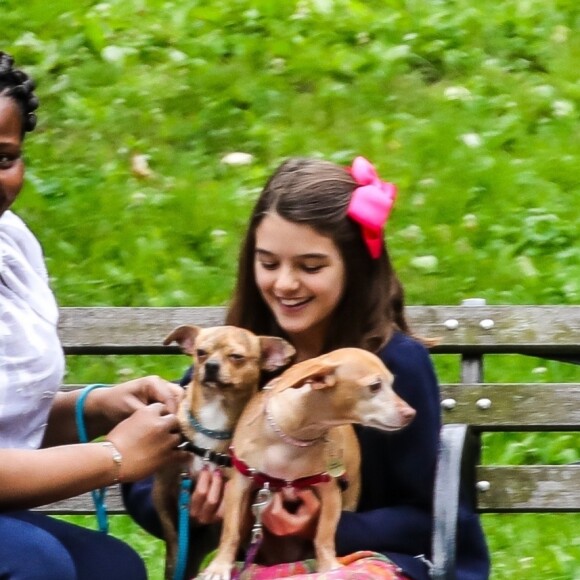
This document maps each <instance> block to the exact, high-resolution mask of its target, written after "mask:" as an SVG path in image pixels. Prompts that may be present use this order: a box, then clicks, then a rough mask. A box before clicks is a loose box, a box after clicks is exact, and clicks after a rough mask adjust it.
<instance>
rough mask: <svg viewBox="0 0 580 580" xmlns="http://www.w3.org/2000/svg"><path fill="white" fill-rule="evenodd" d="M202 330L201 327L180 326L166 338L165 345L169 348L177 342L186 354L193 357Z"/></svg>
mask: <svg viewBox="0 0 580 580" xmlns="http://www.w3.org/2000/svg"><path fill="white" fill-rule="evenodd" d="M200 330H201V328H200V327H199V326H193V325H192V324H184V325H183V326H178V327H177V328H175V329H173V330H172V331H171V332H170V333H169V334H168V335H167V336H166V337H165V340H164V341H163V344H164V345H165V346H167V345H168V344H171V343H172V342H174V341H175V342H176V343H177V344H179V346H180V347H181V350H182V351H183V352H184V353H186V354H190V355H192V356H193V355H194V353H195V339H196V338H197V335H198V334H199V331H200Z"/></svg>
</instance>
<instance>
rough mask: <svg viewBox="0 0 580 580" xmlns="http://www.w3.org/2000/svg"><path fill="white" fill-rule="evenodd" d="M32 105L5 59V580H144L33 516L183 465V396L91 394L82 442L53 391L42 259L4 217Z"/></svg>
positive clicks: (53, 352) (0, 181) (170, 389)
mask: <svg viewBox="0 0 580 580" xmlns="http://www.w3.org/2000/svg"><path fill="white" fill-rule="evenodd" d="M37 107H38V100H37V99H36V97H35V95H34V83H33V81H32V80H31V79H30V78H29V77H28V76H27V75H26V74H25V73H24V72H23V71H20V70H18V69H15V68H14V67H13V59H12V58H11V57H10V56H9V55H7V54H5V53H3V52H1V51H0V466H1V467H0V578H18V579H21V578H22V579H23V578H27V579H28V578H30V579H32V578H43V579H53V578H54V579H55V580H56V579H58V580H68V579H71V580H72V579H76V580H93V579H94V580H102V578H107V580H116V579H119V580H121V579H123V580H126V579H131V580H133V579H137V580H138V579H141V578H143V579H145V578H146V577H147V575H146V571H145V567H144V565H143V563H142V561H141V559H140V558H139V556H138V555H137V554H136V553H135V552H134V551H133V550H132V549H131V548H130V547H129V546H127V545H125V544H124V543H122V542H120V541H118V540H116V539H114V538H112V537H110V536H107V535H106V534H102V533H99V532H94V531H91V530H87V529H84V528H80V527H78V526H74V525H72V524H68V523H65V522H62V521H59V520H55V519H53V518H50V517H47V516H45V515H42V514H39V513H37V512H32V511H28V508H31V507H35V506H39V505H43V504H46V503H49V502H52V501H57V500H60V499H64V498H67V497H72V496H74V495H77V494H80V493H84V492H87V491H90V490H94V489H98V488H101V487H104V486H107V485H110V484H111V483H114V482H125V481H134V480H137V479H140V478H142V477H144V476H146V475H149V474H151V473H153V472H154V471H155V470H157V469H158V468H159V467H161V466H162V465H164V464H166V463H169V462H172V461H182V460H183V458H184V455H183V454H184V452H182V451H178V450H177V449H176V446H177V445H178V443H179V440H180V435H179V426H178V422H177V419H176V417H175V415H174V411H175V410H176V409H177V404H178V402H179V400H180V398H181V396H182V389H181V388H180V387H178V386H176V385H173V384H172V383H169V382H167V381H164V380H162V379H160V378H159V377H154V376H151V377H145V378H142V379H136V380H133V381H129V382H127V383H123V384H121V385H117V386H116V387H113V388H106V389H95V390H93V391H91V392H90V394H88V395H87V396H86V399H85V401H84V418H85V422H86V428H87V432H88V435H89V438H90V440H92V439H94V438H97V437H102V436H104V437H105V439H104V440H101V441H97V442H90V443H84V444H81V443H79V438H78V435H77V426H76V422H75V407H76V404H77V401H78V398H79V393H78V392H68V393H65V392H61V391H59V390H58V389H59V386H60V384H61V380H62V376H63V370H64V356H63V352H62V348H61V345H60V342H59V339H58V336H57V318H58V309H57V305H56V302H55V300H54V296H53V294H52V292H51V290H50V288H49V285H48V276H47V273H46V268H45V265H44V259H43V255H42V250H41V248H40V245H39V243H38V241H37V240H36V238H35V237H34V235H33V234H32V233H31V232H30V230H29V229H28V228H27V227H26V225H25V224H24V223H23V222H22V220H21V219H20V218H18V217H17V216H16V215H15V214H14V213H12V212H11V211H10V210H9V208H10V206H11V205H12V203H13V202H14V200H15V199H16V197H17V196H18V193H19V191H20V189H21V187H22V183H23V178H24V162H23V160H22V145H23V141H24V135H25V134H26V132H29V131H32V130H33V129H34V127H35V125H36V115H35V113H34V111H35V110H36V108H37Z"/></svg>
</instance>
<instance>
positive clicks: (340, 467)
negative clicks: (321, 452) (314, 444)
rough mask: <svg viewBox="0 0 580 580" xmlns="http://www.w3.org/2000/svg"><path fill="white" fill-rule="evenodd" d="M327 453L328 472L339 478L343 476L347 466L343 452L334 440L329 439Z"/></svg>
mask: <svg viewBox="0 0 580 580" xmlns="http://www.w3.org/2000/svg"><path fill="white" fill-rule="evenodd" d="M326 446H327V453H328V457H327V460H326V472H327V473H328V475H330V476H331V477H334V478H337V477H341V476H343V475H344V474H345V473H346V468H345V467H344V463H343V461H342V453H341V451H340V450H339V449H337V447H336V444H335V442H334V441H332V440H327V442H326Z"/></svg>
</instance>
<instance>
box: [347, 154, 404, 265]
mask: <svg viewBox="0 0 580 580" xmlns="http://www.w3.org/2000/svg"><path fill="white" fill-rule="evenodd" d="M350 173H351V175H352V177H353V179H354V180H355V181H356V182H357V183H358V184H359V185H360V187H357V188H356V189H355V190H354V191H353V193H352V197H351V200H350V204H349V206H348V210H347V215H348V216H349V217H350V218H351V219H353V220H354V221H356V222H357V223H358V224H360V226H361V231H362V236H363V239H364V241H365V244H366V245H367V248H368V250H369V253H370V255H371V257H373V258H375V259H377V258H378V257H379V256H380V255H381V249H382V247H383V233H384V226H385V223H386V222H387V219H388V217H389V214H390V213H391V209H392V207H393V204H394V202H395V198H396V196H397V188H396V187H395V186H394V185H393V184H392V183H388V182H386V181H381V180H380V179H379V176H378V174H377V172H376V169H375V168H374V167H373V165H372V164H371V163H370V162H369V161H367V160H366V159H365V158H364V157H357V158H356V159H355V160H354V161H353V163H352V167H351V168H350Z"/></svg>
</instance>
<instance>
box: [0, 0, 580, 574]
mask: <svg viewBox="0 0 580 580" xmlns="http://www.w3.org/2000/svg"><path fill="white" fill-rule="evenodd" d="M579 29H580V4H579V3H578V2H577V1H576V0H568V1H566V0H560V1H556V0H519V1H518V0H506V1H502V0H497V1H494V2H491V1H490V2H484V1H477V0H455V1H453V0H446V1H444V0H431V1H429V2H427V1H419V0H414V1H413V0H409V1H403V0H400V1H394V0H388V1H381V2H379V1H366V2H363V1H353V0H344V1H332V0H310V1H306V0H305V1H292V0H288V1H284V2H274V1H273V0H261V1H253V2H251V1H247V0H228V1H226V0H214V1H194V0H175V1H173V2H171V1H165V0H112V1H109V2H94V1H89V0H76V1H75V2H74V3H73V2H69V1H66V0H52V1H51V2H49V3H47V2H45V1H41V0H28V1H27V2H22V1H21V0H20V1H16V0H0V31H1V39H2V40H1V44H0V49H2V50H5V51H6V52H9V53H11V54H13V55H14V56H15V58H16V60H17V62H18V64H19V65H20V66H22V67H23V68H25V69H26V70H27V71H28V72H29V73H31V74H32V75H33V77H34V78H35V79H36V81H37V84H38V95H39V97H40V99H41V109H40V112H39V126H38V129H37V131H35V132H34V133H33V134H31V135H30V136H29V137H28V138H27V145H26V161H27V165H28V173H27V184H26V187H25V190H24V191H23V193H22V194H21V196H20V199H19V200H18V201H17V203H16V204H15V210H16V212H17V213H18V214H19V215H20V216H22V217H23V218H24V219H25V220H26V221H27V223H28V224H29V225H30V227H31V228H32V229H33V231H34V232H35V233H36V234H37V236H38V237H39V239H40V240H41V242H42V244H43V247H44V250H45V253H46V256H47V262H48V267H49V271H50V274H51V276H52V285H53V288H54V290H55V293H56V295H57V298H58V300H59V303H60V304H61V305H62V306H87V305H118V306H190V305H208V304H211V305H217V304H225V303H226V302H227V300H228V297H229V295H230V293H231V290H232V286H233V280H234V273H235V268H236V263H237V252H238V245H239V241H240V237H241V234H242V232H243V231H244V228H245V224H246V220H247V217H248V215H249V212H250V208H251V206H252V204H253V201H254V200H255V198H256V196H257V194H258V192H259V190H260V188H261V187H262V185H263V184H264V182H265V179H266V177H267V176H268V175H269V173H270V172H271V171H272V170H273V169H274V168H275V167H276V166H277V164H278V163H279V162H280V161H282V160H283V159H284V158H286V157H288V156H293V155H307V156H318V157H323V158H326V159H330V160H334V161H336V162H338V163H341V164H345V165H347V164H349V163H350V162H351V161H352V159H353V158H354V156H356V155H359V154H360V155H364V156H365V157H367V158H369V159H370V160H371V161H373V162H374V163H375V164H376V166H377V168H378V169H379V172H380V174H381V176H382V177H383V178H385V179H388V180H390V181H393V182H395V183H397V185H398V186H399V197H398V199H397V204H396V208H395V210H394V212H393V216H392V219H391V221H390V223H389V226H388V232H387V239H388V243H389V247H390V251H391V255H392V258H393V260H394V263H395V265H396V267H397V270H398V273H399V275H400V277H401V278H402V280H403V282H404V284H405V288H406V292H407V300H408V302H409V303H410V304H458V303H459V302H460V301H461V300H462V299H464V298H471V297H480V298H485V299H486V300H487V301H488V303H490V304H577V303H578V302H579V299H580V259H579V248H580V244H579V243H578V242H579V240H578V237H579V233H578V232H579V228H578V218H579V217H580V210H579V206H580V204H579V201H580V198H579V195H580V171H579V169H578V168H579V167H580V146H579V145H580V143H579V140H580V139H579V137H580V135H579V122H578V121H579V110H580V82H579V77H578V67H579V64H580V37H579V35H578V30H579ZM235 152H237V153H243V154H245V155H242V156H240V155H238V156H237V157H232V156H231V154H232V153H235ZM455 363H456V361H455V360H452V359H451V358H450V357H439V358H438V361H437V365H438V370H439V373H440V377H441V380H442V381H454V380H457V369H456V364H455ZM186 364H187V361H186V360H185V359H180V358H178V359H173V358H172V359H171V360H168V359H164V360H160V359H159V358H152V359H150V360H148V361H146V362H142V361H138V360H134V359H131V358H127V359H117V358H112V359H111V360H109V361H106V362H105V363H103V362H101V361H97V360H95V361H91V362H89V363H87V362H86V361H85V362H83V363H82V364H81V363H79V361H77V360H75V359H74V358H71V360H70V370H69V376H68V377H67V380H68V381H70V382H72V381H75V380H79V381H80V380H86V381H116V380H121V379H124V378H130V377H132V376H139V375H141V374H143V373H145V372H157V373H159V374H163V375H165V376H167V377H168V378H174V377H177V376H180V374H181V370H182V368H183V367H184V366H185V365H186ZM578 369H580V367H573V366H570V365H564V364H558V363H553V362H546V361H537V360H533V359H527V360H524V361H520V360H514V359H513V358H506V357H499V358H498V360H497V362H495V361H494V363H493V364H492V365H490V368H489V369H488V371H489V374H488V377H487V378H488V380H502V381H506V382H509V381H510V380H513V381H528V382H534V381H537V382H543V381H559V380H573V379H574V380H578V376H579V374H580V372H579V370H578ZM579 447H580V444H579V441H578V434H570V435H565V436H561V437H553V438H551V437H550V436H549V435H544V436H541V437H540V436H537V435H536V436H534V435H521V436H518V435H514V436H510V437H501V436H495V437H491V438H489V439H488V441H486V456H487V457H489V460H493V461H499V462H504V463H525V462H532V463H533V462H534V461H538V462H541V461H547V462H554V463H557V462H566V461H573V460H579V459H580V452H579ZM114 520H115V521H114V523H113V533H115V534H116V535H119V536H120V537H123V538H125V539H126V540H127V541H129V542H130V543H132V544H133V545H134V546H135V547H136V548H137V549H138V550H139V551H140V552H141V553H142V554H143V555H144V556H145V557H146V559H147V563H148V566H149V570H150V573H151V578H153V579H156V578H160V577H161V569H162V558H163V548H162V545H161V543H160V542H159V541H157V540H153V539H151V538H150V537H148V536H147V535H146V534H144V533H143V532H142V531H141V530H139V529H137V528H136V526H135V525H133V524H132V523H131V522H130V521H128V520H127V519H126V518H114ZM483 520H484V524H485V527H486V531H487V535H488V538H489V542H490V546H491V549H492V552H493V564H494V571H493V576H492V577H493V579H494V580H499V579H504V578H506V579H507V578H514V577H515V578H524V577H525V578H534V579H542V580H578V579H580V539H579V534H578V533H577V530H578V529H579V524H580V519H579V516H578V515H558V516H540V515H518V516H505V515H499V516H497V515H496V516H484V518H483ZM86 523H87V525H93V521H92V520H89V521H87V522H86Z"/></svg>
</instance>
